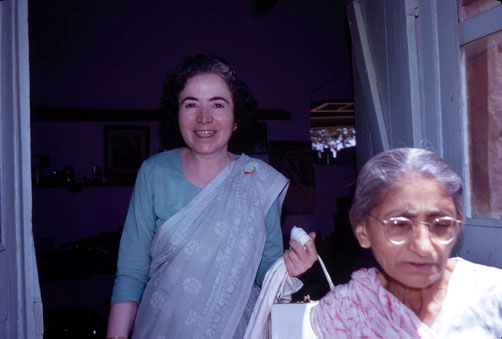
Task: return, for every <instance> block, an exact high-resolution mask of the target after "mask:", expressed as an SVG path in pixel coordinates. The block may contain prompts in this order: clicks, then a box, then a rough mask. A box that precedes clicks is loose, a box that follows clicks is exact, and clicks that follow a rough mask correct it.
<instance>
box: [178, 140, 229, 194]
mask: <svg viewBox="0 0 502 339" xmlns="http://www.w3.org/2000/svg"><path fill="white" fill-rule="evenodd" d="M234 156H235V155H234V154H232V153H230V152H222V153H219V154H211V155H201V154H196V153H194V152H193V151H192V150H190V149H189V148H186V147H185V148H182V149H181V168H182V169H183V174H184V175H185V177H186V178H187V180H188V181H189V182H190V183H191V184H192V185H195V186H197V187H200V188H204V187H206V185H207V184H209V183H210V182H211V181H212V180H213V179H214V178H215V177H216V176H217V175H218V174H220V172H221V171H222V170H223V169H224V168H225V167H226V166H227V165H228V164H229V163H230V162H232V159H233V158H234Z"/></svg>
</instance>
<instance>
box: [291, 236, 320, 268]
mask: <svg viewBox="0 0 502 339" xmlns="http://www.w3.org/2000/svg"><path fill="white" fill-rule="evenodd" d="M309 236H310V238H311V239H312V241H307V243H305V247H306V248H307V249H306V250H305V249H304V248H303V246H302V245H300V244H299V243H298V242H297V241H296V240H290V241H289V246H290V247H289V250H286V251H284V263H285V264H286V269H287V270H288V274H289V275H290V276H292V277H298V276H300V275H302V274H303V273H305V272H307V270H308V269H309V268H311V267H312V265H314V263H315V262H316V260H317V250H316V248H315V243H314V240H315V237H316V234H315V233H314V232H312V233H310V234H309Z"/></svg>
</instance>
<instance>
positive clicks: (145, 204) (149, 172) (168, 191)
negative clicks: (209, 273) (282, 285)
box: [111, 148, 283, 304]
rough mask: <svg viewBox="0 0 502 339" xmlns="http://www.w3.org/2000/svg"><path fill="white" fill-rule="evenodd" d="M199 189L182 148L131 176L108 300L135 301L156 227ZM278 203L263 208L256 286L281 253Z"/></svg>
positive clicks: (146, 274)
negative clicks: (187, 173)
mask: <svg viewBox="0 0 502 339" xmlns="http://www.w3.org/2000/svg"><path fill="white" fill-rule="evenodd" d="M201 191H202V189H201V188H199V187H197V186H194V185H192V184H191V183H190V182H188V180H187V179H186V178H185V175H184V174H183V170H182V168H181V149H180V148H177V149H174V150H171V151H167V152H163V153H159V154H156V155H154V156H151V157H150V158H148V159H147V160H145V161H144V162H143V164H142V165H141V168H140V170H139V172H138V176H137V178H136V184H135V185H134V190H133V193H132V197H131V201H130V203H129V209H128V211H127V216H126V221H125V224H124V229H123V231H122V238H121V240H120V248H119V257H118V262H117V274H116V277H115V283H114V286H113V292H112V298H111V303H112V304H115V303H118V302H123V301H136V302H138V303H139V302H140V301H141V298H142V296H143V290H144V288H145V286H146V283H147V282H148V279H149V269H150V262H151V257H150V247H151V243H152V240H153V237H154V235H155V233H156V231H157V229H158V228H159V227H160V226H161V225H162V224H163V223H164V222H165V221H166V220H167V219H169V218H170V217H171V216H173V215H174V214H176V213H177V212H178V211H179V210H180V209H182V208H183V207H184V206H185V205H187V204H188V203H189V202H190V201H191V200H192V199H193V198H194V197H195V196H196V195H197V194H199V192H201ZM280 216H281V205H280V203H279V201H278V200H276V201H275V202H274V203H273V204H272V206H271V207H270V209H269V211H268V212H267V215H266V219H265V225H266V229H267V240H266V242H265V248H264V251H263V254H262V259H261V263H260V266H259V267H258V272H257V274H256V283H257V284H258V285H259V286H261V284H262V282H263V279H264V278H265V274H266V273H267V270H268V269H269V267H270V266H272V264H273V263H274V262H275V261H276V260H277V259H278V258H279V257H280V256H281V255H282V253H283V242H282V231H281V226H280Z"/></svg>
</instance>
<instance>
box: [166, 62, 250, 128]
mask: <svg viewBox="0 0 502 339" xmlns="http://www.w3.org/2000/svg"><path fill="white" fill-rule="evenodd" d="M201 74H216V75H218V76H220V77H221V78H222V79H223V80H224V81H225V82H226V83H227V86H228V88H229V90H230V93H231V94H232V100H233V104H234V120H235V122H236V123H237V126H238V127H239V128H243V127H245V126H247V125H248V124H249V123H251V122H252V121H253V118H254V114H255V112H256V107H257V104H256V100H255V99H254V97H253V94H252V93H251V91H250V89H249V87H248V85H247V84H246V83H245V82H243V81H241V80H240V79H239V78H238V77H237V73H236V71H235V70H234V69H233V68H232V66H230V63H229V62H228V61H227V60H225V59H224V58H222V57H219V56H216V55H212V54H194V55H190V56H188V57H186V58H185V60H184V61H183V63H182V64H181V66H180V67H179V68H178V70H177V71H175V72H173V73H171V74H170V75H169V77H168V79H167V81H165V82H164V89H163V95H162V106H163V108H164V110H165V112H166V117H165V118H166V119H167V124H168V125H171V126H169V127H170V128H169V129H170V130H171V131H174V129H176V130H178V109H179V107H178V99H179V95H180V93H181V91H182V90H183V89H184V88H185V86H186V84H187V81H188V80H189V79H191V78H193V77H195V76H197V75H201Z"/></svg>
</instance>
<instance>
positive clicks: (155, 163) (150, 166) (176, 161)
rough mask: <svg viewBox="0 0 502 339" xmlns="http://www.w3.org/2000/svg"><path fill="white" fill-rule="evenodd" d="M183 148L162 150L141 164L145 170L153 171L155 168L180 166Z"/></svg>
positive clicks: (163, 168)
mask: <svg viewBox="0 0 502 339" xmlns="http://www.w3.org/2000/svg"><path fill="white" fill-rule="evenodd" d="M180 153H181V148H175V149H172V150H169V151H164V152H160V153H157V154H154V155H152V156H150V157H148V158H147V159H146V160H145V161H144V162H143V164H142V165H141V167H142V169H143V170H147V171H152V170H155V169H162V170H165V169H166V168H170V167H172V168H178V167H179V165H180V162H181V157H180Z"/></svg>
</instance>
